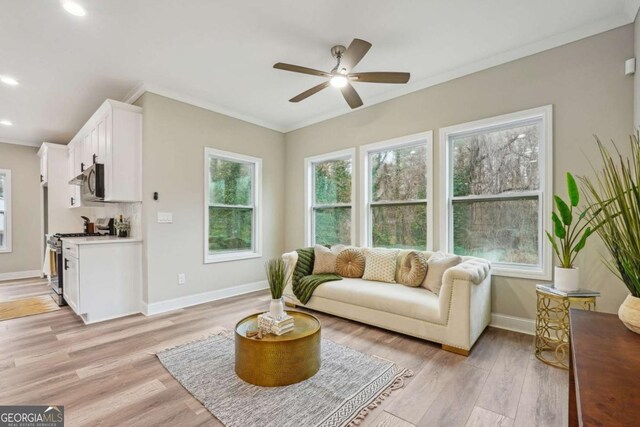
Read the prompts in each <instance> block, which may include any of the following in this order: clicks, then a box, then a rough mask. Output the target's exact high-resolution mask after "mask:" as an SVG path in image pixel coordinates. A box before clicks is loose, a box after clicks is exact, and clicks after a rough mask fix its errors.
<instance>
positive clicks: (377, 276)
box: [362, 248, 398, 283]
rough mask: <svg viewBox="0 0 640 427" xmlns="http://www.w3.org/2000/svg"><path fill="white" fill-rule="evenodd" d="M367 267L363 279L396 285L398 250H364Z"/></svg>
mask: <svg viewBox="0 0 640 427" xmlns="http://www.w3.org/2000/svg"><path fill="white" fill-rule="evenodd" d="M363 253H364V258H365V266H364V274H363V275H362V278H363V279H365V280H375V281H377V282H386V283H395V281H396V280H395V277H396V257H397V256H398V250H397V249H381V248H375V249H368V248H367V249H363Z"/></svg>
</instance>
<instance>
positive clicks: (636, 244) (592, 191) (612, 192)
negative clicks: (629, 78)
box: [581, 134, 640, 333]
mask: <svg viewBox="0 0 640 427" xmlns="http://www.w3.org/2000/svg"><path fill="white" fill-rule="evenodd" d="M638 139H639V135H638V134H636V135H632V136H631V138H630V144H631V157H630V158H628V159H625V158H623V157H622V155H621V154H620V151H618V149H617V147H616V146H615V144H614V149H615V153H614V154H613V155H612V153H611V151H609V150H608V149H607V148H606V147H605V146H604V145H603V144H602V143H601V142H600V140H599V139H598V138H597V137H596V141H597V143H598V148H599V150H600V156H601V158H602V163H603V164H602V167H601V169H599V170H595V178H587V177H581V181H582V182H583V183H584V185H585V187H586V189H587V199H588V201H589V205H590V207H591V211H592V216H593V217H594V218H596V219H597V220H598V221H600V222H601V223H602V226H601V227H599V228H598V230H597V233H598V235H599V236H600V238H601V239H602V241H603V242H604V244H605V246H606V247H607V249H608V251H609V254H610V255H611V259H609V260H605V264H606V265H607V267H608V268H609V270H611V272H613V274H615V275H616V276H617V277H618V278H619V279H620V280H622V282H623V283H624V284H625V286H626V287H627V288H628V289H629V295H628V296H627V298H626V299H625V300H624V302H623V303H622V305H621V306H620V309H619V311H618V316H619V317H620V320H622V322H623V323H624V324H625V325H626V326H627V328H629V329H630V330H632V331H634V332H636V333H640V188H639V187H638V186H639V185H640V142H639V140H638ZM594 169H595V168H594Z"/></svg>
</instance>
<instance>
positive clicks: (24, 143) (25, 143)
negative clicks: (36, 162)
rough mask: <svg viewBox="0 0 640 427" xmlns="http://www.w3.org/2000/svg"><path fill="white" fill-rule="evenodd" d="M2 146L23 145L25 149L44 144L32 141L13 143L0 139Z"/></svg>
mask: <svg viewBox="0 0 640 427" xmlns="http://www.w3.org/2000/svg"><path fill="white" fill-rule="evenodd" d="M0 144H13V145H22V146H25V147H36V148H38V147H40V146H41V145H42V142H32V141H12V140H8V139H0Z"/></svg>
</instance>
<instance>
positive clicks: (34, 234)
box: [0, 143, 42, 274]
mask: <svg viewBox="0 0 640 427" xmlns="http://www.w3.org/2000/svg"><path fill="white" fill-rule="evenodd" d="M37 152H38V149H37V148H34V147H24V146H21V145H12V144H5V143H0V169H11V187H12V188H11V199H12V201H11V205H12V211H11V222H12V226H11V228H12V232H13V234H12V237H11V240H12V244H11V247H12V252H9V253H0V274H4V273H17V272H23V271H32V270H40V269H41V267H42V266H41V265H40V259H41V257H42V254H41V253H40V250H41V249H40V248H41V246H42V241H41V238H40V227H41V226H40V178H39V177H40V159H39V158H38V156H37V155H36V153H37Z"/></svg>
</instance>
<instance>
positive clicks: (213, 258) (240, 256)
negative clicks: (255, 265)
mask: <svg viewBox="0 0 640 427" xmlns="http://www.w3.org/2000/svg"><path fill="white" fill-rule="evenodd" d="M253 258H262V254H261V253H258V252H232V253H228V254H217V255H207V256H206V257H205V259H204V263H205V264H215V263H218V262H229V261H240V260H244V259H253Z"/></svg>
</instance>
